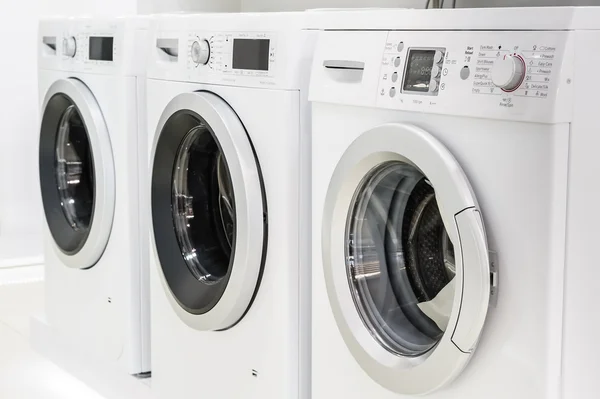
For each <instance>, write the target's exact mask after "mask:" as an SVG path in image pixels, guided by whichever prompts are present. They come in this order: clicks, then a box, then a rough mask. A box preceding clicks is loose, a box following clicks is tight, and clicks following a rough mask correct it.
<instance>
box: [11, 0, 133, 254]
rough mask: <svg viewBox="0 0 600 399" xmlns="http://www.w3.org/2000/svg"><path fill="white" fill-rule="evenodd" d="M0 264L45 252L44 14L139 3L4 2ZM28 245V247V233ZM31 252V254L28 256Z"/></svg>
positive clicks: (128, 9)
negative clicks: (40, 150)
mask: <svg viewBox="0 0 600 399" xmlns="http://www.w3.org/2000/svg"><path fill="white" fill-rule="evenodd" d="M0 3H1V4H0V5H1V7H2V12H1V13H0V37H3V38H4V43H3V45H2V54H1V55H0V77H1V78H0V79H1V80H0V88H1V89H2V90H1V93H2V95H1V96H0V261H2V260H5V259H6V258H7V257H10V258H13V257H14V256H17V255H21V254H22V255H23V256H34V255H39V254H40V253H41V231H42V226H43V223H44V220H43V213H42V208H41V198H40V194H39V188H38V187H39V185H38V171H37V168H38V166H37V164H38V162H37V146H38V144H37V142H38V123H39V122H38V91H37V90H38V89H37V53H36V51H37V24H38V19H39V17H41V16H44V15H61V14H68V15H81V14H110V13H128V14H134V13H136V11H137V4H136V0H103V1H98V0H22V1H19V0H17V1H10V0H4V1H3V2H0ZM25 234H26V235H28V237H27V238H26V239H27V240H28V243H27V244H25V243H22V242H21V241H22V239H21V238H20V237H22V236H23V235H25ZM26 252H27V253H26Z"/></svg>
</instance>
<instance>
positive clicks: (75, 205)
mask: <svg viewBox="0 0 600 399" xmlns="http://www.w3.org/2000/svg"><path fill="white" fill-rule="evenodd" d="M55 172H56V185H57V189H58V192H59V196H60V205H61V208H62V211H63V214H64V215H65V218H66V219H67V222H68V223H69V225H71V227H72V228H73V230H75V231H81V232H86V233H87V232H89V228H90V223H91V221H92V213H93V211H94V158H93V154H92V148H91V147H90V140H89V137H88V133H87V129H86V128H85V125H84V123H83V120H82V119H81V115H80V114H79V111H77V108H76V107H75V105H70V106H69V107H67V109H66V110H65V112H64V114H63V116H62V118H61V120H60V124H59V126H58V135H57V138H56V167H55ZM78 244H79V245H80V244H82V243H78Z"/></svg>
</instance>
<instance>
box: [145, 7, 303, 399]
mask: <svg viewBox="0 0 600 399" xmlns="http://www.w3.org/2000/svg"><path fill="white" fill-rule="evenodd" d="M304 18H305V14H303V13H298V14H294V13H290V14H278V13H273V14H230V15H227V14H212V15H208V14H205V15H190V16H181V15H180V16H176V17H168V16H167V17H157V18H156V19H155V20H154V26H153V28H152V34H151V61H150V64H149V70H148V86H147V89H148V126H149V129H150V145H151V158H150V159H151V161H150V167H151V174H152V181H151V194H150V195H151V202H152V211H151V212H152V236H153V237H152V238H153V239H152V242H153V248H154V252H153V256H152V257H151V270H152V275H151V277H152V284H151V287H152V357H153V372H152V378H153V381H152V389H153V390H154V391H155V392H156V394H157V395H158V397H161V398H171V397H177V398H181V399H185V398H196V397H198V396H203V397H207V398H241V397H244V398H271V397H272V398H306V397H308V394H309V389H310V385H309V382H308V377H309V354H310V353H309V346H308V339H309V333H308V329H307V328H306V326H308V323H309V318H308V315H309V311H310V309H309V300H310V290H309V287H310V285H309V283H310V267H309V256H310V255H309V246H308V220H309V202H310V195H309V191H308V190H309V184H308V179H309V149H310V141H309V140H310V136H309V134H308V132H309V131H308V129H309V127H310V122H309V119H308V113H307V110H308V102H307V100H306V97H307V90H306V88H307V87H308V83H307V82H308V75H309V71H310V65H311V56H312V46H311V44H312V43H313V42H314V38H315V33H314V32H309V31H303V30H302V27H303V21H304Z"/></svg>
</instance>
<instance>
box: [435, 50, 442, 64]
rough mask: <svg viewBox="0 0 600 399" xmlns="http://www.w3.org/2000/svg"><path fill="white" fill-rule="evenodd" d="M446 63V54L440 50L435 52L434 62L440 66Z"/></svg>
mask: <svg viewBox="0 0 600 399" xmlns="http://www.w3.org/2000/svg"><path fill="white" fill-rule="evenodd" d="M443 61H444V53H443V52H442V51H440V50H435V54H434V55H433V62H434V63H436V64H439V63H440V62H443Z"/></svg>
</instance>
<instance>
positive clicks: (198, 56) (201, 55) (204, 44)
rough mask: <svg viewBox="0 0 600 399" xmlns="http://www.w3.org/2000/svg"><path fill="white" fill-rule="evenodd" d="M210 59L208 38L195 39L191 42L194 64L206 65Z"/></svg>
mask: <svg viewBox="0 0 600 399" xmlns="http://www.w3.org/2000/svg"><path fill="white" fill-rule="evenodd" d="M209 59H210V44H209V43H208V40H206V39H202V40H196V41H195V42H194V43H192V61H193V62H194V63H195V64H198V65H200V64H202V65H206V64H207V63H208V60H209Z"/></svg>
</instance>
